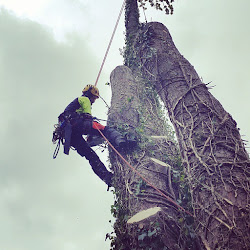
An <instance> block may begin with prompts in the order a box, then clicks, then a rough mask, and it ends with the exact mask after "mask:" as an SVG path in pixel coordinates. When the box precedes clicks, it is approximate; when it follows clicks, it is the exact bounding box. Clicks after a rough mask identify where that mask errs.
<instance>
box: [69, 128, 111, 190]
mask: <svg viewBox="0 0 250 250" xmlns="http://www.w3.org/2000/svg"><path fill="white" fill-rule="evenodd" d="M71 145H72V146H73V147H74V148H75V149H76V150H77V153H78V154H79V155H81V156H82V157H85V158H86V159H87V160H88V161H89V164H90V165H91V167H92V169H93V171H94V173H95V174H96V175H98V176H99V178H100V179H102V180H103V181H104V182H105V183H106V184H107V185H108V186H111V182H112V176H113V174H112V173H111V172H109V171H108V170H107V169H106V167H105V165H104V164H103V163H102V162H101V160H100V158H99V157H98V155H97V154H96V153H95V151H94V150H92V149H91V148H90V147H89V146H88V144H87V142H86V141H85V140H84V139H83V138H82V135H81V134H80V133H76V132H75V131H73V132H72V137H71Z"/></svg>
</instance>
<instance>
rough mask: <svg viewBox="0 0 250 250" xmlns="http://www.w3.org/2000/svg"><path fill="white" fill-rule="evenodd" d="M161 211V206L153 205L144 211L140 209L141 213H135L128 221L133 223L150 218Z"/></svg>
mask: <svg viewBox="0 0 250 250" xmlns="http://www.w3.org/2000/svg"><path fill="white" fill-rule="evenodd" d="M160 211H161V208H160V207H152V208H149V209H146V210H143V211H140V212H139V213H137V214H135V215H134V216H132V217H131V218H130V219H129V220H128V221H127V223H128V224H133V223H137V222H140V221H142V220H145V219H148V218H149V217H151V216H153V215H155V214H157V213H158V212H160Z"/></svg>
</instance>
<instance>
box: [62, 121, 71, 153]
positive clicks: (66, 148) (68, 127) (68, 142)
mask: <svg viewBox="0 0 250 250" xmlns="http://www.w3.org/2000/svg"><path fill="white" fill-rule="evenodd" d="M64 131H65V143H64V154H66V155H68V154H69V149H70V146H71V134H72V125H71V124H70V122H67V124H66V126H65V130H64Z"/></svg>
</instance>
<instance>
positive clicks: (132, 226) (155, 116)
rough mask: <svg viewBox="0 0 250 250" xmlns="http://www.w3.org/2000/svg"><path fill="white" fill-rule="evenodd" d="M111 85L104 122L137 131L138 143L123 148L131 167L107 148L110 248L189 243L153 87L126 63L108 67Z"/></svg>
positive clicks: (173, 159) (169, 142)
mask: <svg viewBox="0 0 250 250" xmlns="http://www.w3.org/2000/svg"><path fill="white" fill-rule="evenodd" d="M111 88H112V101H111V108H110V110H109V115H108V124H109V125H110V126H111V125H112V124H116V129H118V130H119V131H121V132H123V134H127V136H131V135H132V136H136V138H137V141H138V143H139V145H138V148H137V149H135V150H133V151H131V152H130V153H122V155H123V156H124V157H125V158H126V160H127V161H128V162H129V163H130V164H131V165H132V166H133V167H134V168H135V169H131V168H130V167H129V166H128V165H127V164H126V163H124V161H122V160H121V159H120V157H119V156H118V155H117V154H116V153H115V152H114V151H113V150H112V149H110V162H111V164H112V170H113V171H114V187H115V194H116V198H117V199H116V201H115V204H114V206H113V207H112V212H113V215H114V216H115V217H116V222H115V225H114V229H115V233H116V237H115V239H114V240H113V243H112V244H111V245H113V249H185V248H188V244H189V245H192V244H193V243H192V242H191V240H190V239H189V236H186V235H185V233H184V232H183V231H184V230H185V228H184V227H183V228H181V227H180V225H178V223H177V222H178V221H184V220H183V218H182V217H183V212H181V211H180V209H178V204H177V206H176V198H175V197H176V196H177V195H178V189H177V188H173V186H172V179H171V167H179V166H176V165H178V156H179V153H178V151H177V150H176V148H177V147H176V143H175V141H174V139H173V136H172V135H171V133H170V132H169V128H168V127H167V126H166V125H165V124H166V123H165V122H164V119H163V118H162V117H161V116H160V108H159V102H158V101H157V99H156V98H155V97H156V95H155V92H154V91H153V90H152V88H151V86H145V82H143V81H142V79H140V78H139V77H137V79H135V77H134V76H133V74H132V71H131V70H130V69H129V68H128V67H126V66H119V67H117V68H116V69H115V70H114V71H113V72H112V74H111ZM157 136H158V137H157ZM160 136H163V139H162V137H160ZM138 173H139V174H140V175H141V176H142V177H143V178H146V180H147V181H149V182H150V183H148V182H147V181H145V179H142V178H141V177H140V176H138ZM151 184H152V185H153V186H154V188H153V187H152V186H151ZM155 188H157V189H158V190H160V192H162V193H163V194H164V196H163V195H162V194H161V193H159V192H158V191H157V190H156V189H155ZM174 189H175V190H174ZM166 197H169V199H168V198H166ZM139 212H140V213H139Z"/></svg>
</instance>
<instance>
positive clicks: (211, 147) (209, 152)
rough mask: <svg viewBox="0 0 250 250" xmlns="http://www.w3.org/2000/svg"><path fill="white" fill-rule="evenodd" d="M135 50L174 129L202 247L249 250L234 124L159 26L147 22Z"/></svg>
mask: <svg viewBox="0 0 250 250" xmlns="http://www.w3.org/2000/svg"><path fill="white" fill-rule="evenodd" d="M137 48H138V50H137V55H136V56H137V57H138V58H140V67H141V69H142V72H143V73H144V76H146V77H147V78H148V79H150V81H151V82H153V83H154V86H155V88H156V89H157V91H158V93H159V95H160V97H161V99H162V101H163V102H164V104H165V106H166V108H167V110H168V114H169V117H170V120H171V122H172V123H173V125H174V128H175V131H176V135H177V138H178V143H179V147H180V151H181V157H182V161H183V163H184V165H185V169H186V174H187V176H188V180H189V184H190V189H191V193H192V202H193V208H194V213H195V217H196V224H197V232H198V234H199V236H200V238H201V240H202V242H203V244H204V247H205V248H206V249H250V234H249V232H250V231H249V221H250V218H249V199H250V197H249V194H250V192H249V187H250V183H249V167H250V160H249V155H248V154H247V152H246V150H245V148H244V143H243V141H242V140H241V137H240V133H239V129H238V128H237V124H236V122H235V121H234V120H233V118H232V117H231V115H230V114H229V113H227V112H226V111H225V110H224V109H223V107H222V105H221V104H220V102H219V101H218V100H216V99H215V98H214V97H213V96H212V94H211V93H210V92H209V90H208V86H207V85H206V84H204V83H203V82H202V81H201V79H200V78H199V76H198V74H197V73H196V71H195V69H194V67H193V66H192V65H191V64H190V63H189V62H188V61H187V60H186V59H185V58H184V57H183V56H182V55H181V54H180V53H179V51H178V50H177V48H176V47H175V45H174V43H173V41H172V38H171V35H170V33H169V31H168V29H167V28H166V27H165V26H164V25H163V24H161V23H148V24H146V25H145V26H144V28H143V29H142V31H141V34H140V36H139V37H138V38H137Z"/></svg>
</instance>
